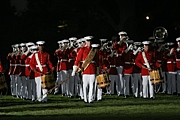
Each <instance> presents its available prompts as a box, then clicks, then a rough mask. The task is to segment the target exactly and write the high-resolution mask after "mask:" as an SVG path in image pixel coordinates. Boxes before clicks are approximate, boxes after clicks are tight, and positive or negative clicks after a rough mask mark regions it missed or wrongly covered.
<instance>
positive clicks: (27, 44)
mask: <svg viewBox="0 0 180 120" xmlns="http://www.w3.org/2000/svg"><path fill="white" fill-rule="evenodd" d="M33 45H35V44H34V43H33V42H28V43H26V46H27V47H29V46H33Z"/></svg>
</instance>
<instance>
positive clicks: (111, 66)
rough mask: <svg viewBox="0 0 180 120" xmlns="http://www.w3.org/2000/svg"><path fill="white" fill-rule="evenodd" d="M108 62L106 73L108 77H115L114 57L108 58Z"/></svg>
mask: <svg viewBox="0 0 180 120" xmlns="http://www.w3.org/2000/svg"><path fill="white" fill-rule="evenodd" d="M108 61H109V67H108V68H109V70H108V73H109V74H110V75H117V74H118V72H117V69H116V62H118V61H116V56H112V57H111V56H108Z"/></svg>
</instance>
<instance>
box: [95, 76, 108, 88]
mask: <svg viewBox="0 0 180 120" xmlns="http://www.w3.org/2000/svg"><path fill="white" fill-rule="evenodd" d="M96 80H97V85H98V87H99V88H105V87H107V86H109V85H110V81H109V77H108V74H100V75H98V76H96Z"/></svg>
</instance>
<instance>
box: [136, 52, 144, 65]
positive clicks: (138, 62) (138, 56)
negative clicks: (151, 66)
mask: <svg viewBox="0 0 180 120" xmlns="http://www.w3.org/2000/svg"><path fill="white" fill-rule="evenodd" d="M142 59H143V58H142V53H141V52H139V53H138V55H137V57H136V59H135V64H136V65H137V66H138V67H139V68H142V65H143V63H142Z"/></svg>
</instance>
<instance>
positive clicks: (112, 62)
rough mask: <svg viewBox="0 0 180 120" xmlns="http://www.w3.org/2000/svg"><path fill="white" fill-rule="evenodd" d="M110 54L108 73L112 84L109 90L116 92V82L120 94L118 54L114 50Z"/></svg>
mask: <svg viewBox="0 0 180 120" xmlns="http://www.w3.org/2000/svg"><path fill="white" fill-rule="evenodd" d="M109 52H110V54H109V55H108V56H107V60H108V65H109V66H108V74H109V80H110V81H111V84H110V86H109V87H108V89H109V90H108V91H110V94H112V95H113V94H114V84H115V85H116V93H117V94H118V95H119V79H118V71H117V69H116V63H117V62H119V61H117V59H116V54H115V53H114V52H113V50H112V51H109Z"/></svg>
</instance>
